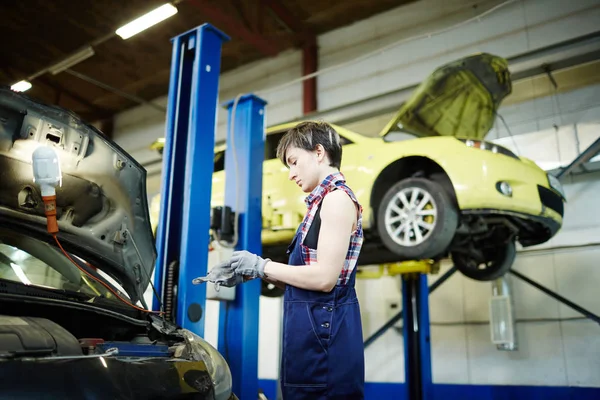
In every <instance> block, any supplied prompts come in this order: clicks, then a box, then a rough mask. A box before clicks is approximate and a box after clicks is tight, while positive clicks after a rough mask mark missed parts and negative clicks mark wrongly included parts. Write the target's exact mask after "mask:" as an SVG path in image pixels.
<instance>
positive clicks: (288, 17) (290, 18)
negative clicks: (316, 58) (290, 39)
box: [262, 0, 316, 46]
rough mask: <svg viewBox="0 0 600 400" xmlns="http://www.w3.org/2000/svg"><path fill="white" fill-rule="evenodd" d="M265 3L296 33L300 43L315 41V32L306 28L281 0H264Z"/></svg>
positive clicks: (310, 43)
mask: <svg viewBox="0 0 600 400" xmlns="http://www.w3.org/2000/svg"><path fill="white" fill-rule="evenodd" d="M262 2H263V4H265V5H266V6H267V7H269V8H270V9H271V11H273V13H274V14H275V16H276V17H277V18H278V19H279V20H280V21H281V22H282V23H283V24H284V25H286V28H287V29H288V30H290V31H292V32H294V33H295V35H296V37H297V38H298V39H300V41H301V42H302V43H300V45H301V46H302V45H304V44H308V45H312V44H313V43H314V42H315V41H316V38H315V34H314V33H313V32H311V31H310V30H309V29H307V28H306V25H304V24H303V23H302V21H300V20H299V19H298V18H297V17H296V16H295V15H293V14H292V13H291V12H290V11H289V10H288V8H287V7H286V6H285V5H284V4H283V3H282V2H281V0H262Z"/></svg>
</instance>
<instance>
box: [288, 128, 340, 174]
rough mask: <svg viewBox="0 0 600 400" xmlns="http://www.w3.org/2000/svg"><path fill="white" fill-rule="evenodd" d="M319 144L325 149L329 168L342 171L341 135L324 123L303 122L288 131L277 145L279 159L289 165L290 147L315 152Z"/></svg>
mask: <svg viewBox="0 0 600 400" xmlns="http://www.w3.org/2000/svg"><path fill="white" fill-rule="evenodd" d="M319 144H320V145H321V146H323V148H324V149H325V153H326V154H327V157H328V158H329V166H331V167H335V168H337V169H340V166H341V165H342V143H341V141H340V135H339V134H338V133H337V132H336V130H335V129H333V127H332V126H331V125H329V124H328V123H326V122H323V121H306V122H301V123H299V124H298V125H296V126H295V127H293V128H291V129H290V130H289V131H287V132H286V134H285V135H283V137H282V138H281V140H280V141H279V144H278V145H277V158H279V159H280V160H281V162H282V163H283V164H284V165H287V162H286V160H285V158H286V152H287V149H288V148H289V147H290V146H294V147H298V148H300V149H304V150H307V151H313V150H315V149H316V147H317V145H319Z"/></svg>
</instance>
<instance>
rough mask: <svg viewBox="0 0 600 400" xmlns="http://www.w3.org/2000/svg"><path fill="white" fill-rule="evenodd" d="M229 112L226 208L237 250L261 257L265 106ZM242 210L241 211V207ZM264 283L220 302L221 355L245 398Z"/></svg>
mask: <svg viewBox="0 0 600 400" xmlns="http://www.w3.org/2000/svg"><path fill="white" fill-rule="evenodd" d="M236 99H237V102H236V100H235V99H234V100H232V101H229V102H227V103H226V104H225V107H226V108H227V109H228V110H229V117H228V133H227V141H226V143H227V148H226V151H225V177H226V180H225V205H226V206H229V207H231V209H232V210H233V211H234V212H235V213H236V215H237V218H238V224H239V225H238V241H237V244H236V246H235V250H247V251H249V252H251V253H254V254H259V255H260V254H261V253H262V241H261V233H262V182H263V161H264V156H265V106H266V104H267V103H266V101H264V100H263V99H261V98H259V97H257V96H255V95H252V94H248V95H244V96H240V97H237V98H236ZM238 207H239V208H238ZM260 288H261V282H260V279H255V280H251V281H248V282H245V283H243V284H241V285H238V286H237V287H236V293H235V300H234V301H232V302H229V301H225V302H222V303H221V306H220V315H219V339H218V348H219V352H220V353H221V354H223V355H224V356H225V358H226V360H227V362H228V363H229V367H230V368H231V375H232V377H233V392H234V393H235V394H236V395H237V396H238V397H239V398H240V399H256V398H258V317H259V312H258V311H259V299H260Z"/></svg>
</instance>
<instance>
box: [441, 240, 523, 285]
mask: <svg viewBox="0 0 600 400" xmlns="http://www.w3.org/2000/svg"><path fill="white" fill-rule="evenodd" d="M516 255H517V249H516V245H515V242H514V241H512V240H511V241H509V242H508V243H506V244H504V245H502V244H494V245H493V246H490V247H487V248H485V247H484V248H481V247H478V248H476V249H475V248H473V247H471V248H470V249H461V250H458V249H457V250H454V251H453V252H452V262H453V263H454V266H455V267H456V269H457V270H458V271H460V272H461V273H462V274H463V275H465V276H467V277H469V278H471V279H474V280H476V281H491V280H494V279H498V278H500V277H501V276H502V275H504V274H505V273H507V272H508V271H509V270H510V268H511V267H512V265H513V262H514V261H515V257H516Z"/></svg>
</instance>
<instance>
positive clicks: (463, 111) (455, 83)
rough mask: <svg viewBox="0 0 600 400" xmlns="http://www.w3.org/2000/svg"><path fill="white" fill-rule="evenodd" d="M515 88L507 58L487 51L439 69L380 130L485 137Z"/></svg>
mask: <svg viewBox="0 0 600 400" xmlns="http://www.w3.org/2000/svg"><path fill="white" fill-rule="evenodd" d="M511 91H512V85H511V80H510V73H509V71H508V62H507V61H506V60H505V59H503V58H501V57H498V56H494V55H491V54H487V53H483V54H476V55H473V56H470V57H466V58H463V59H460V60H457V61H454V62H451V63H449V64H446V65H444V66H442V67H440V68H438V69H436V70H435V71H434V72H433V74H431V75H430V76H429V77H428V78H427V79H426V80H425V81H423V82H422V83H421V84H420V85H419V87H418V88H417V89H416V90H415V93H413V95H412V96H411V98H410V99H409V100H408V101H407V102H406V103H404V104H403V105H402V107H401V108H400V110H399V111H398V112H397V113H396V115H395V116H394V118H392V120H391V121H390V122H389V123H388V124H387V126H386V127H385V128H384V129H383V130H382V131H381V133H380V136H386V135H387V134H389V133H390V132H399V131H403V132H409V133H412V134H415V135H417V136H420V137H425V136H455V137H460V138H467V139H483V138H484V137H485V136H486V134H487V133H488V132H489V130H490V129H491V128H492V126H493V124H494V119H495V117H496V111H497V110H498V108H499V107H500V103H501V102H502V100H504V98H505V97H506V96H508V95H509V94H510V93H511Z"/></svg>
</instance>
